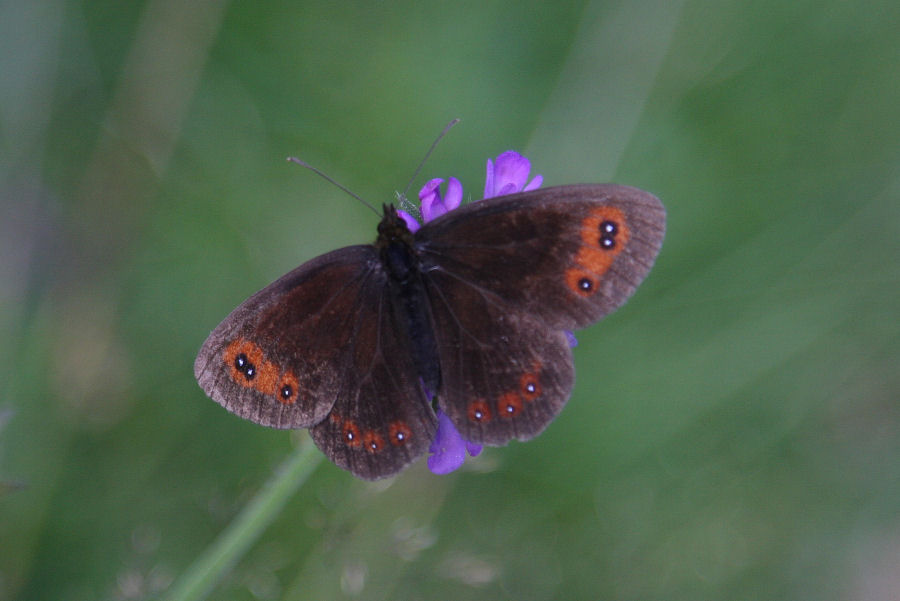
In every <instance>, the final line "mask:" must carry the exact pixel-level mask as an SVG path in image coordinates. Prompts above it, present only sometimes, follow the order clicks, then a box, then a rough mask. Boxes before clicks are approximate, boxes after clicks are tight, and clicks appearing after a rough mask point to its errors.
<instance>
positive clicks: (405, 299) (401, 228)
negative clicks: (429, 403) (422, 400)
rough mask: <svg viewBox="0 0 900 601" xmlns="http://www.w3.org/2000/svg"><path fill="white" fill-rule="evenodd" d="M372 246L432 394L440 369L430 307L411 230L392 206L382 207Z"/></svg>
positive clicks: (439, 377) (416, 361)
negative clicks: (375, 250)
mask: <svg viewBox="0 0 900 601" xmlns="http://www.w3.org/2000/svg"><path fill="white" fill-rule="evenodd" d="M375 248H376V249H378V256H379V258H380V260H381V265H382V267H383V269H384V270H385V272H386V274H387V276H388V288H389V290H390V295H391V298H392V300H393V307H394V309H395V316H396V320H397V321H398V325H399V326H400V329H401V330H402V331H403V332H404V334H405V335H406V336H407V338H408V339H409V343H410V346H411V348H412V349H413V361H414V362H415V365H416V370H417V371H418V373H419V377H421V378H422V382H423V384H424V385H425V388H426V389H427V390H428V391H429V392H431V393H435V392H437V390H438V387H439V386H440V382H441V369H440V364H439V362H438V353H437V341H436V339H435V336H434V325H433V321H432V315H431V306H430V303H429V300H428V293H427V290H426V287H425V282H424V279H423V275H422V270H421V263H420V261H419V256H418V255H417V254H416V252H415V249H414V247H413V235H412V232H410V231H409V228H408V227H407V226H406V222H405V221H403V219H401V218H400V216H399V215H397V210H396V209H395V208H394V207H393V206H390V205H385V207H384V217H382V219H381V222H380V223H379V224H378V238H377V239H376V241H375Z"/></svg>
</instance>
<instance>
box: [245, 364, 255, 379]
mask: <svg viewBox="0 0 900 601" xmlns="http://www.w3.org/2000/svg"><path fill="white" fill-rule="evenodd" d="M244 376H245V377H246V378H247V379H248V380H252V379H253V378H254V377H256V366H255V365H253V364H252V363H247V364H246V365H245V366H244Z"/></svg>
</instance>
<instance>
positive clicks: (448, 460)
mask: <svg viewBox="0 0 900 601" xmlns="http://www.w3.org/2000/svg"><path fill="white" fill-rule="evenodd" d="M530 172H531V161H529V160H528V159H526V158H525V157H524V156H522V155H521V154H519V153H518V152H515V151H513V150H507V151H506V152H504V153H502V154H501V155H500V156H498V157H497V158H496V160H495V161H491V159H488V162H487V175H486V177H485V184H484V197H485V198H492V197H494V196H503V195H504V194H513V193H515V192H522V191H528V190H534V189H535V188H539V187H540V185H541V183H542V182H543V181H544V178H543V176H541V175H536V176H534V179H532V180H531V181H530V182H529V181H528V175H529V173H530ZM443 183H444V180H443V179H440V178H437V179H433V180H431V181H429V182H428V183H427V184H425V185H424V186H423V187H422V189H421V190H420V191H419V200H420V201H421V205H420V207H421V211H422V223H428V222H429V221H431V220H432V219H436V218H438V217H440V216H441V215H443V214H444V213H448V212H450V211H452V210H453V209H455V208H456V207H458V206H459V205H460V203H461V202H462V197H463V187H462V184H461V183H460V182H459V180H458V179H456V178H455V177H449V178H447V188H446V193H445V194H443V195H441V184H443ZM397 214H398V215H400V217H401V218H402V219H403V221H405V222H406V226H407V227H408V228H409V231H411V232H415V231H416V230H418V229H419V227H421V225H420V224H419V222H418V220H416V218H415V217H413V216H412V215H410V214H409V213H407V212H406V211H402V210H398V211H397ZM566 334H567V335H568V336H569V343H570V344H571V345H572V346H575V344H577V341H576V340H575V336H574V335H572V334H571V333H570V332H567V333H566ZM430 396H431V393H429V397H430ZM437 418H438V428H437V432H436V433H435V436H434V440H433V441H432V442H431V446H430V447H429V449H428V452H429V453H431V455H429V457H428V469H430V470H431V471H432V472H434V473H435V474H449V473H450V472H452V471H454V470H456V469H458V468H459V467H460V466H461V465H462V464H463V462H464V461H465V460H466V453H467V452H468V454H469V456H471V457H475V456H477V455H478V454H479V453H481V449H482V446H481V445H480V444H476V443H474V442H470V441H467V440H464V439H463V437H462V435H461V434H460V433H459V430H457V429H456V426H454V425H453V422H451V421H450V418H449V417H447V415H446V414H445V413H444V412H443V411H441V410H440V409H438V410H437Z"/></svg>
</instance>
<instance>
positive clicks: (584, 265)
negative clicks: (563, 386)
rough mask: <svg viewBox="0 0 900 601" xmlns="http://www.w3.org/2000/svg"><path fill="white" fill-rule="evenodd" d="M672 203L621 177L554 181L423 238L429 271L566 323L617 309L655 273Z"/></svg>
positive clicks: (466, 210) (427, 230) (487, 203)
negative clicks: (567, 182) (665, 206)
mask: <svg viewBox="0 0 900 601" xmlns="http://www.w3.org/2000/svg"><path fill="white" fill-rule="evenodd" d="M664 232H665V209H663V206H662V204H661V203H660V202H659V200H658V199H657V198H656V197H655V196H653V195H652V194H649V193H647V192H644V191H643V190H638V189H636V188H630V187H627V186H617V185H613V184H603V185H577V186H562V187H558V188H546V189H542V190H534V191H532V192H524V193H521V194H512V195H509V196H498V197H495V198H490V199H487V200H482V201H479V202H474V203H470V204H468V205H466V206H464V207H462V208H460V209H457V210H455V211H451V212H450V213H447V214H446V215H444V216H442V217H441V218H439V219H437V220H435V221H433V222H431V223H428V224H426V225H425V226H424V227H422V229H420V230H419V232H418V233H417V236H416V240H417V247H418V249H419V251H420V254H421V257H422V262H423V270H424V271H425V272H426V273H428V272H429V271H430V270H440V271H443V272H445V273H448V274H451V275H452V276H454V277H455V278H457V279H459V280H463V281H466V282H468V283H469V284H470V285H476V286H478V287H480V288H482V289H484V290H486V291H489V292H491V293H493V294H494V295H495V296H497V297H499V298H502V299H504V300H505V301H506V302H507V304H508V305H509V306H510V307H511V310H512V311H515V312H522V313H528V314H530V315H533V316H536V317H539V318H541V319H542V320H543V321H544V322H546V323H547V324H550V325H553V326H555V327H558V328H564V329H568V330H574V329H577V328H583V327H586V326H588V325H590V324H592V323H594V322H596V321H597V320H599V319H600V318H602V317H603V316H604V315H607V314H608V313H610V312H612V311H613V310H615V309H616V308H617V307H619V306H620V305H621V304H622V303H624V302H625V301H626V300H627V299H628V297H629V296H631V294H632V293H633V292H634V290H635V288H636V287H637V286H638V284H640V282H641V281H642V280H643V279H644V277H645V276H646V275H647V272H648V271H649V270H650V267H651V266H652V265H653V261H654V259H655V258H656V254H657V253H658V252H659V248H660V246H661V245H662V239H663V235H664Z"/></svg>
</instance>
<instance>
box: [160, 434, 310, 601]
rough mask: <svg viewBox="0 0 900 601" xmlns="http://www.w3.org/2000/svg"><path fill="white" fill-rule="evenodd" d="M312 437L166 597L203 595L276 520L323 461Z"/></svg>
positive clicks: (181, 600)
mask: <svg viewBox="0 0 900 601" xmlns="http://www.w3.org/2000/svg"><path fill="white" fill-rule="evenodd" d="M321 459H322V455H321V454H320V453H319V452H318V451H317V450H316V448H315V446H314V445H313V444H312V442H311V441H310V440H308V439H307V440H305V441H304V442H302V443H301V444H299V445H298V446H297V448H296V449H295V450H294V452H293V453H291V454H290V455H289V456H288V457H287V459H285V461H284V462H283V463H282V464H281V465H280V466H279V467H278V469H277V470H276V471H275V473H274V474H273V475H272V477H271V478H270V479H269V481H268V482H266V484H265V485H264V486H263V488H262V489H261V490H260V491H259V492H258V493H257V494H256V496H255V497H254V498H253V499H252V500H251V501H250V502H249V503H248V504H247V506H246V507H244V509H243V510H242V511H241V513H240V514H239V515H238V516H237V517H236V518H235V519H234V520H233V521H232V522H231V524H230V525H229V526H228V527H227V528H226V529H225V530H224V531H223V532H222V534H220V535H219V538H217V539H216V540H215V541H214V542H213V543H212V545H210V546H209V547H208V548H207V549H206V551H204V552H203V554H202V555H200V556H199V557H198V558H197V559H196V560H195V561H194V563H193V564H192V565H191V566H190V567H189V568H188V569H187V571H186V572H184V573H183V574H182V575H181V577H180V578H178V579H177V580H175V582H173V583H172V586H171V588H169V590H168V592H167V594H166V596H164V597H163V598H164V599H166V601H193V600H195V599H203V598H204V597H206V595H207V594H209V592H210V590H212V588H213V586H215V584H216V583H217V582H219V581H220V580H221V579H222V577H223V576H224V575H225V574H226V573H227V572H228V571H229V570H230V569H231V568H232V566H234V564H235V563H237V561H238V560H239V559H240V558H241V557H242V556H243V555H244V553H245V552H246V551H247V549H249V548H250V546H251V545H252V544H253V543H255V542H256V540H257V539H258V538H259V537H260V535H261V534H262V533H263V531H264V530H265V529H266V528H267V527H268V526H269V524H271V523H272V520H274V519H275V517H276V516H277V515H278V513H279V512H280V511H281V509H282V508H283V507H284V505H285V503H287V500H288V499H290V498H291V496H292V495H293V494H294V493H295V492H296V491H297V490H298V489H299V488H300V486H301V485H302V484H303V483H304V482H305V481H306V479H307V477H309V475H310V474H311V473H312V471H313V469H315V467H316V466H317V465H318V464H319V461H321Z"/></svg>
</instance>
